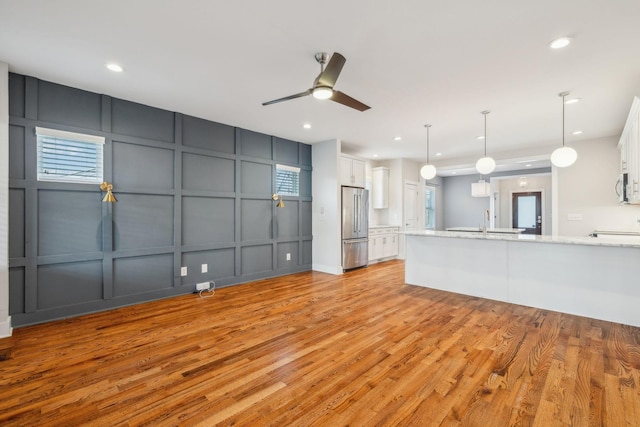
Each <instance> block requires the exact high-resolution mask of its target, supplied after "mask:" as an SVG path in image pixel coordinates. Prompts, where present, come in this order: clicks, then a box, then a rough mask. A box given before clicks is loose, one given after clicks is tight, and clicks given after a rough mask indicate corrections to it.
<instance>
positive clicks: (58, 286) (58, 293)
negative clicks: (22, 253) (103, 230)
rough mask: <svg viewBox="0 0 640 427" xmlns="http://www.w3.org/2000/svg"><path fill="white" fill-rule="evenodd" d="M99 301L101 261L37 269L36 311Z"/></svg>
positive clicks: (46, 266) (100, 296)
mask: <svg viewBox="0 0 640 427" xmlns="http://www.w3.org/2000/svg"><path fill="white" fill-rule="evenodd" d="M99 299H102V261H87V262H74V263H68V264H54V265H41V266H40V267H38V309H48V308H55V307H64V306H68V305H74V304H79V303H83V302H89V301H97V300H99Z"/></svg>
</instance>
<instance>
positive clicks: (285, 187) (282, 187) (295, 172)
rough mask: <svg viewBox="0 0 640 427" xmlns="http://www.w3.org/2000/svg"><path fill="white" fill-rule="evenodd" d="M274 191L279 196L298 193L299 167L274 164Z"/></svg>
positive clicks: (296, 194) (297, 194)
mask: <svg viewBox="0 0 640 427" xmlns="http://www.w3.org/2000/svg"><path fill="white" fill-rule="evenodd" d="M276 193H277V194H279V195H281V196H282V195H285V196H299V195H300V168H296V167H293V166H285V165H276Z"/></svg>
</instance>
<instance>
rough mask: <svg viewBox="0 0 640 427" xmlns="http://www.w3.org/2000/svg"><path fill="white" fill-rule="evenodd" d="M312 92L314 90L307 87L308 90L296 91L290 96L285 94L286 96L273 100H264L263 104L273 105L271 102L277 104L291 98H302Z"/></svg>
mask: <svg viewBox="0 0 640 427" xmlns="http://www.w3.org/2000/svg"><path fill="white" fill-rule="evenodd" d="M311 92H312V90H311V89H307V90H306V91H304V92H300V93H296V94H295V95H289V96H285V97H284V98H278V99H274V100H273V101H267V102H263V103H262V105H271V104H276V103H278V102H282V101H288V100H290V99H296V98H302V97H303V96H307V95H311Z"/></svg>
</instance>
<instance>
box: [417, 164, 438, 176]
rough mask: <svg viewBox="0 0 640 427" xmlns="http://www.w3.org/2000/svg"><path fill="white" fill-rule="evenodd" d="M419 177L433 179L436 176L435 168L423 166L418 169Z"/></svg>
mask: <svg viewBox="0 0 640 427" xmlns="http://www.w3.org/2000/svg"><path fill="white" fill-rule="evenodd" d="M420 176H421V177H422V178H424V179H433V178H435V176H436V167H435V166H433V165H424V166H423V167H422V168H421V169H420Z"/></svg>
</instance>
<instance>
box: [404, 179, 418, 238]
mask: <svg viewBox="0 0 640 427" xmlns="http://www.w3.org/2000/svg"><path fill="white" fill-rule="evenodd" d="M418 200H419V193H418V184H417V183H415V182H405V183H404V228H405V230H415V229H417V228H418V227H420V205H419V203H418Z"/></svg>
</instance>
